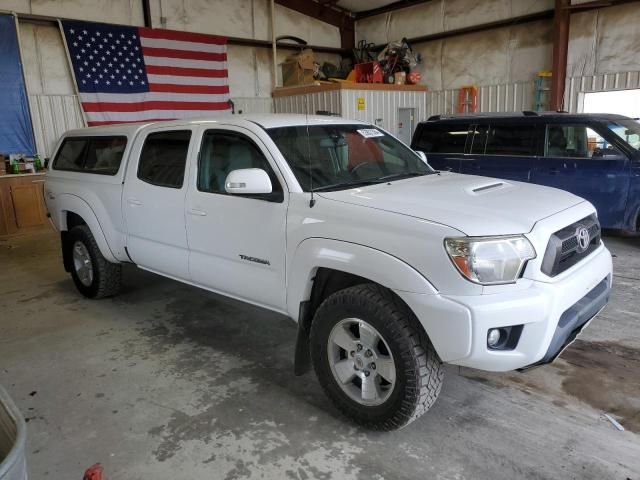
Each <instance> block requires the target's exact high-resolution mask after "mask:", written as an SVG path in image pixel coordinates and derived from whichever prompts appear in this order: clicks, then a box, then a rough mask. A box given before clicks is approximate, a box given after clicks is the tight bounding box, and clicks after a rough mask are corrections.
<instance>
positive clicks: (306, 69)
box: [281, 48, 314, 87]
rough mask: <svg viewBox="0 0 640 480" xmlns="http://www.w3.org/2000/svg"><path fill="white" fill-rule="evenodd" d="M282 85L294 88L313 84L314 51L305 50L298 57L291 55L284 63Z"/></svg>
mask: <svg viewBox="0 0 640 480" xmlns="http://www.w3.org/2000/svg"><path fill="white" fill-rule="evenodd" d="M281 66H282V85H283V86H285V87H293V86H296V85H309V84H311V83H313V81H314V79H313V50H311V49H310V48H305V49H304V50H303V51H302V52H300V53H299V54H296V55H289V56H288V57H287V58H285V60H284V62H283V63H282V65H281Z"/></svg>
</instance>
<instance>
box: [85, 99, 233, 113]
mask: <svg viewBox="0 0 640 480" xmlns="http://www.w3.org/2000/svg"><path fill="white" fill-rule="evenodd" d="M82 108H83V109H84V111H85V112H87V113H89V112H102V113H106V112H142V111H146V110H204V111H210V110H222V109H226V108H229V102H171V101H162V100H150V101H146V102H131V103H124V102H82Z"/></svg>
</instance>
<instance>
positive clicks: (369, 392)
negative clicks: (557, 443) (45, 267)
mask: <svg viewBox="0 0 640 480" xmlns="http://www.w3.org/2000/svg"><path fill="white" fill-rule="evenodd" d="M45 197H46V202H47V207H48V210H49V212H50V215H51V220H52V222H53V223H54V225H55V227H56V228H57V229H58V230H59V231H60V236H61V240H62V257H63V262H64V267H65V269H66V270H67V271H68V272H70V274H71V276H72V278H73V281H74V283H75V285H76V287H77V289H78V290H79V291H80V293H82V294H83V295H85V296H86V297H89V298H101V297H107V296H111V295H114V294H116V293H117V292H118V289H119V288H120V283H121V275H122V269H121V267H122V264H125V263H130V264H134V265H137V266H138V267H140V268H143V269H145V270H149V271H151V272H154V273H157V274H160V275H164V276H166V277H169V278H172V279H175V280H178V281H180V282H184V283H188V284H190V285H194V286H197V287H200V288H203V289H205V290H209V291H212V292H216V293H219V294H222V295H226V296H228V297H232V298H235V299H239V300H242V301H244V302H247V303H251V304H253V305H258V306H260V307H263V308H266V309H270V310H273V311H276V312H280V313H282V314H284V315H287V316H288V317H290V318H292V319H293V320H294V321H296V322H297V325H298V334H297V340H296V349H295V355H294V370H295V373H296V374H302V373H305V372H306V371H308V370H309V369H310V368H311V367H313V368H314V370H315V372H316V375H317V377H318V380H319V382H320V384H321V385H322V387H323V389H324V391H325V392H326V394H327V395H328V397H330V399H331V400H332V401H333V402H334V403H335V404H336V406H337V407H338V408H339V409H340V410H341V411H342V412H343V413H344V414H345V415H346V416H347V417H349V418H351V419H352V420H353V421H355V422H356V423H358V424H360V425H363V426H365V427H367V428H372V429H378V430H392V429H396V428H400V427H403V426H405V425H407V424H408V423H410V422H411V421H413V420H414V419H416V418H417V417H419V416H420V415H422V414H423V413H424V412H426V411H427V410H428V409H429V408H430V407H431V406H432V405H433V404H434V402H435V400H436V398H437V397H438V394H439V392H440V388H441V385H442V381H443V375H444V369H443V364H444V363H449V364H454V365H462V366H465V367H472V368H477V369H482V370H488V371H509V370H519V369H527V368H529V367H532V366H537V365H542V364H545V363H549V362H551V361H553V360H554V359H555V358H556V357H557V356H558V355H559V354H560V352H561V351H562V350H563V348H565V347H566V346H567V345H568V344H569V343H570V342H571V341H572V340H573V339H574V338H575V337H576V335H578V333H579V332H580V331H581V330H582V329H583V327H584V326H585V325H586V324H587V323H588V322H589V321H590V320H591V319H592V318H593V317H594V316H595V315H596V314H597V313H598V312H599V311H600V310H601V309H602V308H603V307H604V306H605V305H606V303H607V301H608V298H609V293H610V289H611V282H612V264H611V255H610V253H609V251H608V250H607V249H606V248H605V246H604V244H603V243H602V240H601V231H600V225H599V223H598V219H597V215H596V211H595V209H594V207H593V206H592V205H591V204H590V203H589V202H587V201H585V200H583V199H582V198H579V197H577V196H575V195H573V194H570V193H567V192H564V191H561V190H557V189H553V188H547V187H541V186H537V185H532V184H526V183H519V182H514V181H507V180H497V179H491V178H482V177H477V176H467V175H461V174H456V173H450V172H438V171H436V170H434V169H432V168H431V167H430V166H429V164H428V163H427V159H426V158H425V157H424V155H421V154H419V153H416V152H414V151H413V150H411V149H410V148H409V147H407V146H406V145H404V144H403V143H401V142H400V141H399V140H397V139H396V138H394V137H393V136H391V135H389V134H388V133H387V132H385V131H384V130H382V129H380V128H378V127H376V126H373V125H370V124H366V123H362V122H356V121H352V120H346V119H341V118H336V117H326V116H304V115H259V116H253V115H242V116H234V115H231V116H228V117H220V118H216V119H204V120H179V121H170V122H151V123H139V124H128V125H110V126H101V127H92V128H86V129H81V130H74V131H69V132H67V133H66V134H65V135H64V136H63V137H62V138H61V139H60V141H59V143H58V146H57V147H56V151H55V154H54V156H53V159H52V162H51V164H50V165H49V166H48V171H47V175H46V182H45Z"/></svg>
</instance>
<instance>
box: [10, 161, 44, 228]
mask: <svg viewBox="0 0 640 480" xmlns="http://www.w3.org/2000/svg"><path fill="white" fill-rule="evenodd" d="M47 221H48V220H47V209H46V207H45V204H44V174H43V173H36V174H24V175H3V176H0V235H11V234H14V233H22V232H26V231H28V230H30V229H33V228H35V227H39V226H41V225H44V224H46V223H47Z"/></svg>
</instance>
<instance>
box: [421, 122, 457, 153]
mask: <svg viewBox="0 0 640 480" xmlns="http://www.w3.org/2000/svg"><path fill="white" fill-rule="evenodd" d="M468 131H469V124H456V125H425V126H423V128H422V131H421V133H420V136H419V138H418V141H417V142H416V146H415V149H416V150H421V151H423V152H425V153H464V151H465V150H464V149H465V144H466V141H467V133H468Z"/></svg>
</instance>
